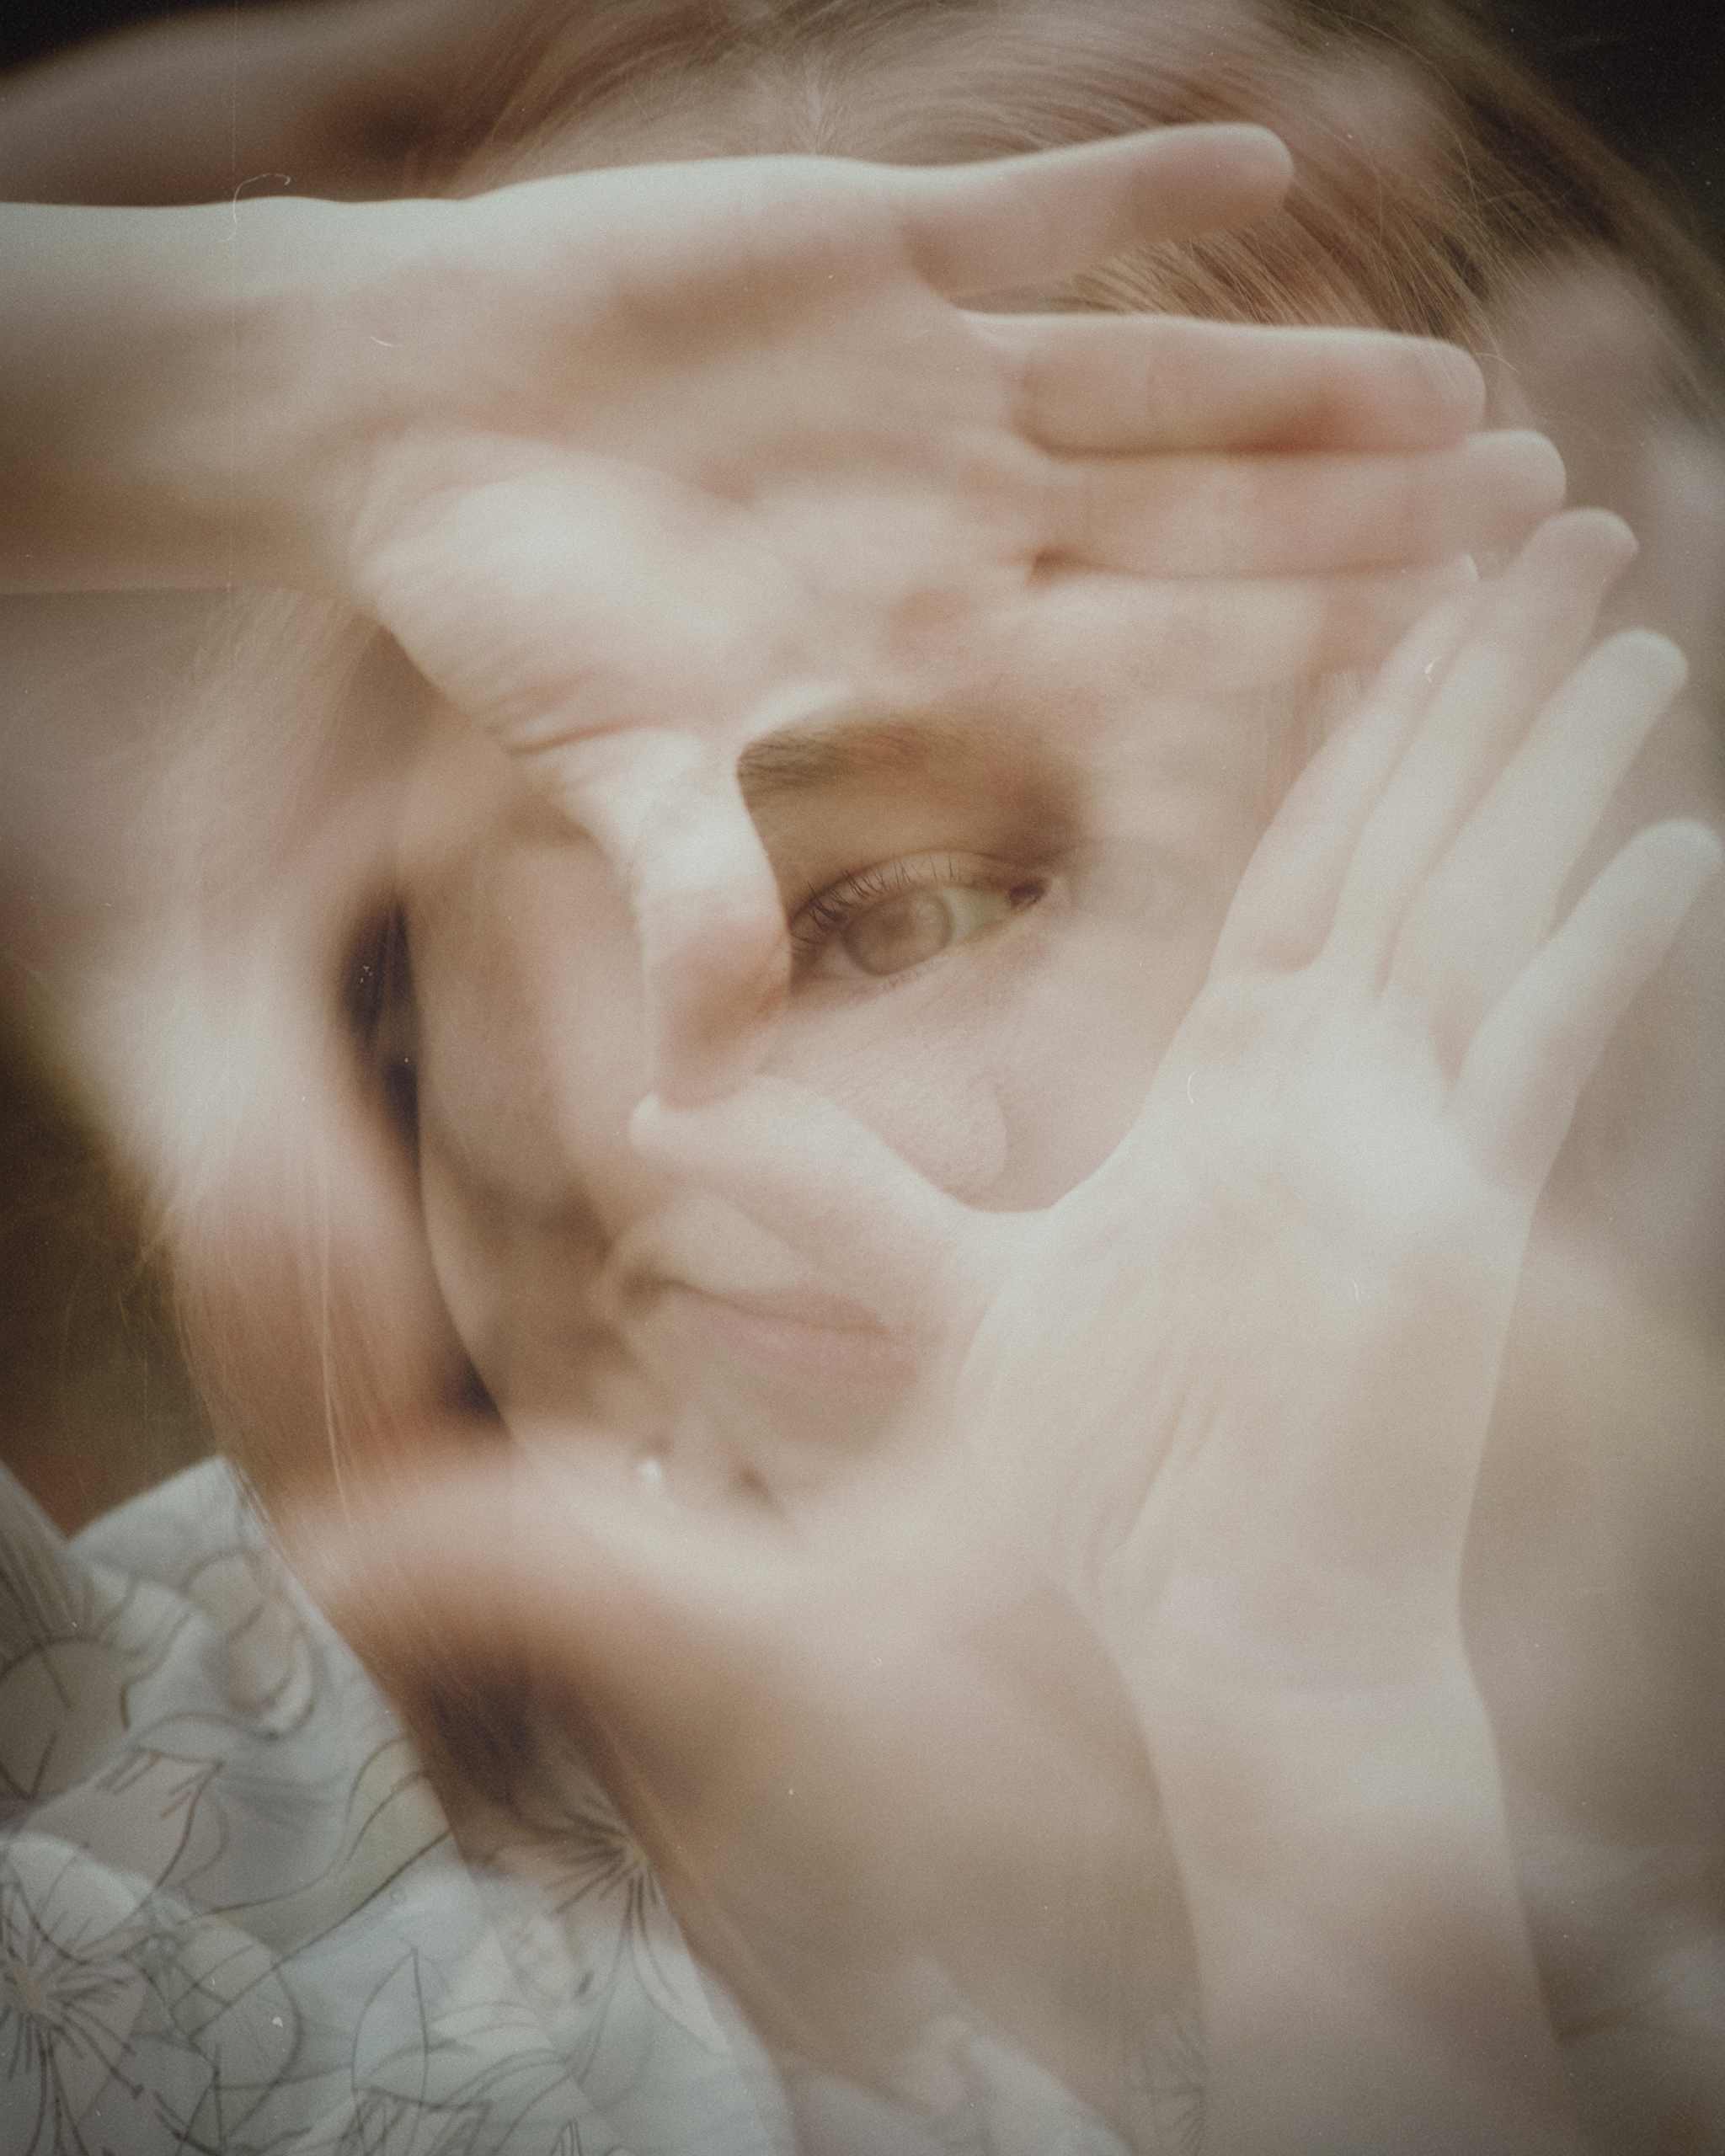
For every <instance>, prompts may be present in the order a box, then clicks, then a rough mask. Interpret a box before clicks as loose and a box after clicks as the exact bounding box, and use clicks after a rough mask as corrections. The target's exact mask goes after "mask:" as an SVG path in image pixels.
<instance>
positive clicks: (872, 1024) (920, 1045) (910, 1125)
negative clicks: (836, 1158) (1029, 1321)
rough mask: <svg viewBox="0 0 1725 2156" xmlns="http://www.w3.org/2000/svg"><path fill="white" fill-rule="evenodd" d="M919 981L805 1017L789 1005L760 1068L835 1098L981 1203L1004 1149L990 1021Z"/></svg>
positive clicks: (947, 1185) (969, 1003) (942, 1180)
mask: <svg viewBox="0 0 1725 2156" xmlns="http://www.w3.org/2000/svg"><path fill="white" fill-rule="evenodd" d="M922 986H923V984H922V983H921V982H919V983H916V984H915V985H911V986H910V987H908V988H906V989H902V990H894V991H890V992H889V993H888V994H886V995H879V996H874V997H871V998H870V999H869V1000H868V1001H867V1002H866V1003H863V1004H862V1005H860V1006H852V1007H851V1008H848V1009H841V1010H836V1011H834V1010H829V1011H824V1012H822V1013H821V1014H820V1015H819V1016H818V1017H813V1018H810V1017H808V1016H806V1015H805V1014H803V1013H793V1017H791V1018H790V1019H789V1020H788V1022H786V1025H785V1028H784V1031H783V1033H782V1036H781V1038H780V1040H779V1043H778V1044H777V1046H776V1048H775V1049H774V1051H773V1054H772V1056H771V1058H770V1059H769V1060H768V1063H767V1065H766V1067H767V1069H768V1070H771V1071H772V1072H773V1073H775V1075H777V1076H779V1077H782V1078H790V1079H794V1080H795V1081H797V1083H798V1084H799V1085H804V1086H809V1087H810V1088H811V1089H812V1090H813V1091H815V1092H818V1093H821V1094H824V1095H825V1097H826V1098H827V1099H829V1100H830V1101H836V1102H837V1103H838V1105H839V1106H840V1107H842V1108H846V1109H848V1110H849V1112H850V1113H852V1115H853V1116H855V1117H856V1118H857V1121H858V1122H859V1123H864V1124H866V1125H867V1126H868V1129H870V1130H872V1131H873V1133H874V1134H875V1135H876V1136H877V1137H878V1138H883V1139H885V1140H886V1142H887V1144H888V1145H890V1146H891V1147H892V1149H893V1150H894V1151H895V1153H897V1154H899V1155H901V1156H902V1157H903V1158H904V1159H905V1160H907V1161H910V1163H911V1166H913V1167H915V1168H916V1169H918V1170H919V1171H921V1173H922V1174H923V1175H925V1176H927V1178H928V1180H929V1181H930V1182H932V1183H934V1184H935V1185H936V1186H937V1187H938V1188H940V1189H942V1190H944V1191H948V1192H949V1193H951V1194H952V1195H953V1197H954V1198H963V1199H964V1200H965V1201H966V1203H969V1204H973V1205H980V1204H982V1203H985V1202H986V1201H987V1199H988V1198H989V1196H990V1194H991V1192H992V1191H993V1190H994V1188H995V1187H996V1185H997V1184H998V1182H1000V1180H1001V1175H1002V1173H1003V1171H1004V1170H1005V1167H1006V1163H1007V1150H1008V1143H1007V1129H1006V1124H1005V1122H1004V1120H1003V1118H1002V1117H1001V1107H1000V1101H999V1097H998V1095H997V1093H996V1074H997V1070H998V1065H999V1062H1000V1057H999V1054H998V1053H997V1051H996V1047H995V1044H994V1041H993V1036H994V1033H995V1030H996V1028H995V1026H994V1024H992V1023H991V1022H990V1019H989V1017H988V1014H987V1013H986V1012H985V1011H979V1010H978V1009H977V1008H976V1007H975V1006H976V1003H977V1001H978V999H977V998H976V997H975V995H965V994H964V993H962V992H960V993H959V994H957V995H953V996H950V997H949V998H948V1001H946V1002H945V1004H944V1005H943V1004H942V1003H940V1002H939V1001H932V999H929V998H927V996H925V995H921V993H919V991H920V990H921V988H922ZM966 986H969V984H966ZM895 1005H903V1006H914V1008H906V1009H903V1010H899V1009H894V1008H892V1007H891V1006H895Z"/></svg>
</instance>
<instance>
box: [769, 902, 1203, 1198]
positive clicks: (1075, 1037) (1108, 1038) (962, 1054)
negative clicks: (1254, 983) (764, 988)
mask: <svg viewBox="0 0 1725 2156" xmlns="http://www.w3.org/2000/svg"><path fill="white" fill-rule="evenodd" d="M1027 926H1028V925H1027ZM1212 931H1213V924H1211V923H1210V922H1209V921H1205V922H1204V923H1203V924H1202V925H1201V926H1199V927H1198V928H1197V929H1196V930H1194V932H1193V933H1191V934H1189V935H1186V936H1183V937H1168V936H1160V937H1151V936H1146V934H1144V933H1143V932H1141V931H1132V930H1130V929H1127V928H1124V927H1122V926H1120V925H1119V923H1117V922H1112V921H1093V920H1087V919H1083V918H1068V919H1067V920H1065V921H1062V922H1060V923H1059V924H1057V925H1050V926H1047V927H1044V926H1041V925H1039V926H1038V927H1037V928H1036V929H1035V930H1034V931H1031V932H1028V933H1023V934H1019V933H1017V932H1015V931H1008V932H1007V933H1006V934H1004V935H1002V936H1001V938H1000V939H999V941H998V943H996V945H995V947H993V948H991V949H990V950H988V951H986V952H980V953H977V954H975V956H974V957H973V956H970V955H969V954H966V953H953V957H952V958H951V960H950V962H948V963H945V964H940V965H936V966H934V967H932V968H931V969H929V971H928V972H927V974H925V975H923V976H922V977H921V978H920V979H916V980H915V981H910V982H906V983H905V985H904V986H903V987H901V988H897V989H892V990H887V991H886V992H884V993H876V994H873V995H866V996H864V997H863V998H861V999H858V1000H856V1001H844V1000H841V999H839V998H836V997H833V998H829V999H826V1000H825V1001H815V1000H814V999H811V1000H810V1002H809V1004H808V1005H806V1006H804V1008H802V1009H800V1010H793V1015H792V1017H791V1019H790V1020H789V1022H788V1024H787V1026H786V1028H785V1031H784V1033H783V1035H782V1038H781V1040H780V1043H779V1045H778V1047H777V1050H776V1051H775V1054H774V1055H773V1057H772V1061H771V1063H770V1065H769V1066H768V1067H769V1068H770V1069H772V1070H773V1071H775V1072H776V1073H777V1075H780V1076H782V1077H787V1078H792V1079H794V1080H796V1081H798V1083H800V1084H803V1085H806V1086H810V1087H812V1088H813V1089H814V1091H817V1092H820V1093H822V1094H824V1095H825V1097H827V1098H828V1099H830V1100H833V1101H836V1102H838V1103H839V1104H840V1106H841V1107H845V1108H847V1109H848V1110H849V1111H850V1113H852V1114H853V1115H855V1116H856V1117H857V1119H858V1120H859V1121H860V1122H862V1123H865V1124H867V1125H868V1128H869V1129H871V1130H873V1132H874V1133H875V1134H876V1135H877V1136H878V1137H880V1138H883V1139H885V1140H886V1142H887V1144H888V1145H890V1146H891V1147H892V1148H893V1150H895V1152H897V1153H899V1154H900V1155H902V1156H903V1157H904V1158H905V1159H906V1160H908V1161H910V1162H911V1164H912V1166H915V1167H916V1168H918V1169H919V1170H920V1171H921V1173H922V1174H924V1175H925V1176H927V1177H928V1179H929V1180H930V1182H933V1183H935V1184H937V1186H938V1187H940V1188H941V1189H943V1190H945V1191H947V1192H948V1193H950V1194H951V1195H953V1197H956V1198H962V1199H964V1201H965V1202H966V1203H969V1204H972V1205H980V1206H984V1207H987V1208H989V1209H992V1210H1001V1209H1012V1208H1018V1207H1031V1206H1044V1205H1049V1204H1052V1203H1053V1202H1054V1201H1055V1198H1059V1197H1060V1196H1061V1195H1062V1194H1063V1193H1065V1192H1066V1191H1068V1190H1070V1189H1071V1187H1073V1185H1074V1184H1075V1183H1077V1182H1081V1180H1082V1179H1083V1178H1084V1177H1085V1176H1087V1175H1088V1174H1089V1173H1090V1172H1091V1171H1092V1169H1094V1168H1095V1167H1097V1166H1099V1165H1100V1163H1101V1162H1102V1161H1103V1160H1104V1159H1105V1158H1106V1157H1107V1155H1108V1153H1109V1152H1110V1151H1111V1150H1113V1149H1114V1146H1115V1145H1118V1144H1119V1140H1120V1139H1121V1138H1122V1137H1123V1136H1124V1134H1125V1133H1126V1131H1127V1129H1129V1128H1130V1124H1131V1123H1132V1119H1133V1118H1134V1117H1135V1115H1136V1113H1137V1112H1138V1110H1139V1108H1140V1106H1141V1105H1142V1103H1143V1100H1144V1096H1145V1093H1146V1090H1147V1088H1148V1086H1149V1083H1150V1078H1151V1073H1152V1071H1153V1070H1154V1069H1155V1066H1156V1061H1157V1059H1158V1058H1159V1057H1160V1055H1161V1054H1162V1050H1163V1049H1164V1048H1165V1047H1166V1046H1167V1042H1168V1039H1169V1038H1170V1036H1171V1035H1172V1033H1173V1031H1174V1028H1175V1027H1176V1026H1178V1023H1179V1021H1180V1018H1181V1017H1182V1015H1183V1012H1184V1011H1185V1009H1186V1007H1187V1006H1188V1003H1189V1002H1190V1001H1191V999H1192V996H1193V995H1194V993H1195V992H1196V990H1197V988H1198V985H1199V983H1200V982H1201V980H1202V979H1203V976H1204V968H1205V965H1206V964H1207V963H1208V959H1209V953H1210V946H1211V944H1212V943H1213V941H1214V937H1213V932H1212Z"/></svg>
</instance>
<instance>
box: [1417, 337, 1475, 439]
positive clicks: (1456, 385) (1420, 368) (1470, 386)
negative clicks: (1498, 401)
mask: <svg viewBox="0 0 1725 2156" xmlns="http://www.w3.org/2000/svg"><path fill="white" fill-rule="evenodd" d="M1407 351H1408V359H1409V361H1410V363H1411V365H1412V366H1413V371H1414V374H1415V376H1416V377H1417V378H1418V382H1419V383H1420V385H1421V387H1422V388H1423V390H1424V392H1425V393H1426V395H1427V397H1428V398H1429V401H1430V402H1431V403H1432V404H1433V405H1434V408H1436V409H1437V411H1438V412H1439V413H1440V414H1443V415H1444V417H1445V419H1448V420H1449V421H1450V423H1451V424H1453V425H1454V427H1455V433H1456V435H1457V438H1458V439H1459V438H1460V437H1461V436H1462V435H1468V434H1471V433H1472V432H1473V430H1475V428H1477V426H1478V424H1479V423H1480V421H1481V420H1482V419H1483V418H1484V416H1485V408H1486V378H1485V376H1484V374H1483V372H1482V371H1481V368H1480V365H1479V362H1478V361H1477V360H1476V359H1475V358H1474V357H1473V355H1472V354H1471V352H1464V351H1463V350H1462V349H1461V346H1460V345H1459V344H1445V343H1444V342H1443V341H1442V340H1441V339H1438V338H1435V337H1418V338H1411V339H1408V340H1407Z"/></svg>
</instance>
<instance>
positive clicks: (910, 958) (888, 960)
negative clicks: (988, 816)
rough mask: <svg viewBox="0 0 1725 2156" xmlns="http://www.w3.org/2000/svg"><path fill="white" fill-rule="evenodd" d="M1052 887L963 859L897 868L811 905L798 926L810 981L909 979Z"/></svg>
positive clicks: (878, 870)
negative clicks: (905, 975) (896, 976)
mask: <svg viewBox="0 0 1725 2156" xmlns="http://www.w3.org/2000/svg"><path fill="white" fill-rule="evenodd" d="M1047 889H1048V883H1047V879H1046V878H1041V877H1036V876H1027V875H1026V874H1025V873H1024V871H1023V869H1022V868H1018V867H1012V866H1010V865H1009V864H1007V863H1006V862H991V861H985V860H982V859H980V858H979V857H974V856H969V855H963V854H958V855H954V854H927V855H919V856H917V857H915V858H914V859H910V860H900V861H889V862H883V863H882V864H881V865H880V866H879V867H875V868H866V869H863V870H862V871H861V872H860V873H858V874H857V875H855V876H847V877H846V878H845V879H844V881H843V882H842V883H835V884H834V885H832V887H831V888H830V889H828V890H825V891H823V892H821V893H820V894H819V896H818V897H815V898H813V899H810V900H809V903H808V905H805V906H804V908H803V910H802V911H801V912H800V913H799V914H798V916H797V918H796V920H795V921H793V923H792V925H791V933H792V936H793V938H794V939H795V941H796V944H797V947H798V953H799V956H798V972H799V973H800V974H802V975H803V976H804V978H805V979H809V978H816V979H857V978H858V977H860V976H863V975H872V976H873V977H875V978H877V979H879V978H880V977H882V976H884V975H889V974H903V973H908V972H909V971H910V970H911V969H912V968H913V967H915V966H920V965H922V964H924V963H926V962H927V960H928V959H930V958H938V957H939V955H940V953H942V952H943V951H945V950H948V949H950V948H951V947H952V946H953V944H955V943H962V942H965V941H966V940H967V939H968V938H969V937H972V936H975V935H976V934H977V933H978V932H979V931H981V930H983V929H986V928H993V927H996V926H998V925H999V923H1001V921H1007V920H1010V919H1011V918H1012V915H1014V914H1016V913H1022V912H1023V910H1025V909H1026V908H1027V907H1029V906H1033V905H1035V904H1036V903H1037V901H1038V900H1039V899H1040V898H1042V897H1043V896H1044V894H1045V893H1046V891H1047Z"/></svg>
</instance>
